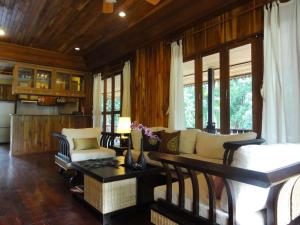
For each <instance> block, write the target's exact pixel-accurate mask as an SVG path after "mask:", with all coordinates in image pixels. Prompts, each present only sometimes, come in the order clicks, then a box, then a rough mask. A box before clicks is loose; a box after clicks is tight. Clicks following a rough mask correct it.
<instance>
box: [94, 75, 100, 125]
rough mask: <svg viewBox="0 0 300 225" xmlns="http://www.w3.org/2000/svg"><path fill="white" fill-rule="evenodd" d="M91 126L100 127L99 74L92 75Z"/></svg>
mask: <svg viewBox="0 0 300 225" xmlns="http://www.w3.org/2000/svg"><path fill="white" fill-rule="evenodd" d="M93 127H100V128H101V74H97V75H95V76H94V88H93Z"/></svg>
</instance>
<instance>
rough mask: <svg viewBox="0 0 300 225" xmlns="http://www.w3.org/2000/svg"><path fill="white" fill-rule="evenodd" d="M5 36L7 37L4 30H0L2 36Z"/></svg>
mask: <svg viewBox="0 0 300 225" xmlns="http://www.w3.org/2000/svg"><path fill="white" fill-rule="evenodd" d="M4 35H5V31H4V30H3V29H2V28H0V36H4Z"/></svg>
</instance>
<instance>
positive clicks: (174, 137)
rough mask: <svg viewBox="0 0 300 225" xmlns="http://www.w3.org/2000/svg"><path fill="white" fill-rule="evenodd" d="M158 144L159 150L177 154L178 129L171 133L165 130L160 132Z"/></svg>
mask: <svg viewBox="0 0 300 225" xmlns="http://www.w3.org/2000/svg"><path fill="white" fill-rule="evenodd" d="M160 137H161V138H160V139H161V142H160V145H159V151H160V152H164V153H168V154H174V155H178V154H179V138H180V131H178V132H173V133H167V132H165V131H162V132H161V135H160Z"/></svg>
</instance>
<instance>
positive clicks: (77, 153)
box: [62, 128, 116, 162]
mask: <svg viewBox="0 0 300 225" xmlns="http://www.w3.org/2000/svg"><path fill="white" fill-rule="evenodd" d="M62 134H63V135H65V136H66V138H67V140H68V143H69V148H70V156H71V161H72V162H74V161H83V160H89V159H102V158H110V157H115V156H116V152H115V151H114V150H113V149H109V148H104V147H99V149H85V150H75V146H74V139H75V138H97V140H98V144H99V146H100V135H101V131H100V128H83V129H66V128H65V129H63V130H62Z"/></svg>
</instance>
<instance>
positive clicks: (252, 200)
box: [221, 144, 300, 215]
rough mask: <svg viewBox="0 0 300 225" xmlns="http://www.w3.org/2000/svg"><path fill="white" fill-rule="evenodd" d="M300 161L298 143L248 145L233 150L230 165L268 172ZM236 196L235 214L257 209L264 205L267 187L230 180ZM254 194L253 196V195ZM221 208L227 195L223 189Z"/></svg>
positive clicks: (224, 205) (224, 206)
mask: <svg viewBox="0 0 300 225" xmlns="http://www.w3.org/2000/svg"><path fill="white" fill-rule="evenodd" d="M299 161H300V144H276V145H248V146H242V147H241V148H239V149H238V150H237V151H235V153H234V156H233V161H232V164H231V166H233V167H239V168H243V169H249V170H254V171H260V172H269V171H272V170H274V169H279V168H282V167H286V166H288V165H291V164H294V163H297V162H299ZM230 182H231V183H232V187H233V191H234V194H235V198H236V208H237V211H238V212H237V214H239V215H241V214H242V212H246V211H252V212H255V211H258V210H261V209H264V208H265V207H266V203H267V198H268V193H269V188H261V187H257V186H253V185H249V184H245V183H240V182H236V181H230ZM253 193H255V194H253ZM253 196H255V197H253ZM221 208H222V209H223V210H225V211H226V209H227V195H226V193H225V190H223V194H222V198H221Z"/></svg>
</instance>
